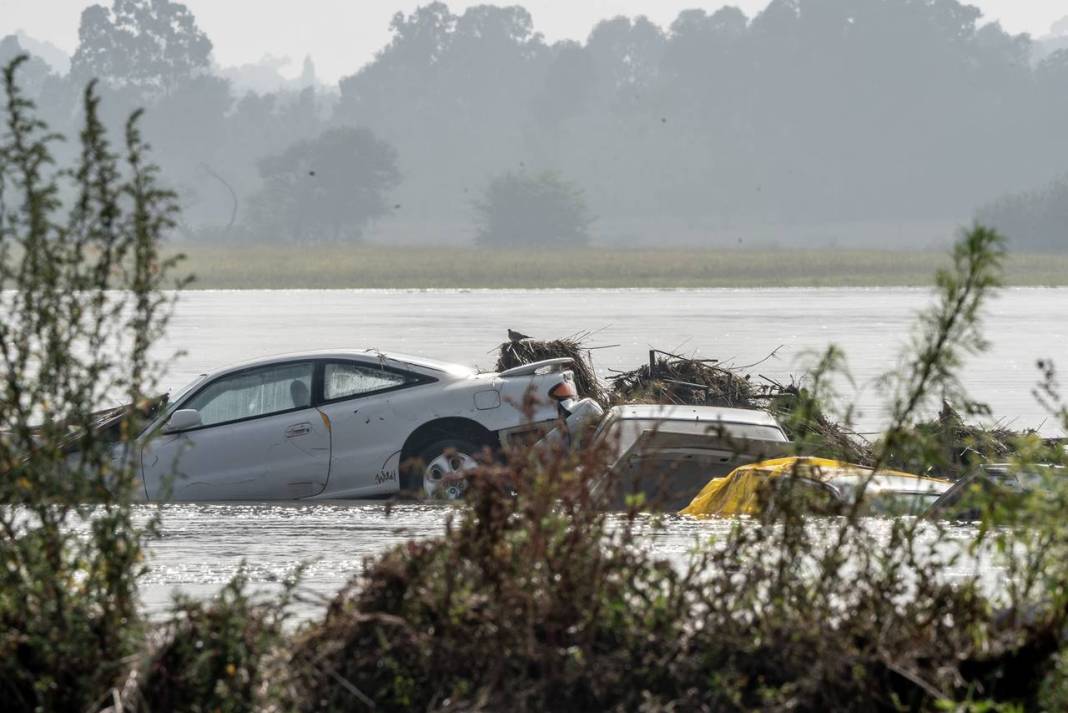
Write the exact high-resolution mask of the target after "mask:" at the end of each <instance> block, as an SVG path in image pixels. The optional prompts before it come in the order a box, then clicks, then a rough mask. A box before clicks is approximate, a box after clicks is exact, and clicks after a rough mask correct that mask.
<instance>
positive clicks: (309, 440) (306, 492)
mask: <svg viewBox="0 0 1068 713" xmlns="http://www.w3.org/2000/svg"><path fill="white" fill-rule="evenodd" d="M315 370H316V364H315V362H312V361H301V362H286V363H280V364H271V365H268V366H261V367H255V368H251V369H246V370H243V371H240V372H235V373H231V374H225V375H223V376H220V377H218V378H217V379H214V380H212V381H210V382H207V383H205V384H204V385H202V386H201V387H200V388H199V389H197V390H196V391H195V392H194V393H193V394H191V395H190V396H189V397H187V398H186V399H184V400H183V402H182V403H180V404H178V405H177V407H176V410H178V409H193V410H196V411H197V412H198V413H199V414H200V420H201V424H200V425H199V426H197V427H195V428H192V429H189V430H186V431H183V432H180V433H171V434H161V435H159V436H158V437H156V438H155V439H153V440H150V441H149V442H148V443H147V444H146V445H145V447H144V448H143V450H142V454H141V456H142V457H141V462H142V468H143V472H144V479H145V491H146V494H147V496H148V498H149V499H150V500H164V499H165V500H174V501H205V500H208V501H210V500H290V499H295V498H303V497H310V496H312V495H316V494H317V493H319V492H322V490H323V489H324V488H325V487H326V482H327V479H328V478H329V475H330V430H329V428H328V427H327V424H326V422H325V421H324V419H323V417H322V415H321V414H320V412H319V411H318V410H317V409H315V408H314V407H313V406H312V398H311V397H312V394H313V392H314V387H315V382H316V379H315Z"/></svg>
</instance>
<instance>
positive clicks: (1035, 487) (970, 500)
mask: <svg viewBox="0 0 1068 713" xmlns="http://www.w3.org/2000/svg"><path fill="white" fill-rule="evenodd" d="M1064 476H1065V469H1064V468H1063V467H1062V466H1056V465H1043V464H1030V465H1026V466H1023V467H1020V466H1015V465H1013V464H1010V463H988V464H984V465H982V466H980V467H979V468H978V469H977V470H976V471H975V472H974V473H971V474H969V475H966V476H965V477H963V478H961V479H960V480H958V481H957V482H956V483H954V484H953V487H951V488H949V489H948V490H946V492H944V493H943V494H942V495H941V497H939V498H938V500H936V501H935V502H934V503H933V504H932V505H931V507H930V509H929V510H928V511H927V513H926V515H927V517H929V518H932V519H936V520H957V521H975V520H981V519H982V518H983V511H984V510H985V509H986V508H987V506H989V505H990V504H993V503H1000V504H1005V503H1008V502H1011V501H1012V500H1014V499H1017V500H1018V499H1020V498H1023V497H1026V496H1028V495H1031V494H1035V493H1038V494H1041V493H1043V492H1047V491H1048V490H1049V489H1050V488H1051V487H1053V486H1054V483H1055V482H1056V480H1059V479H1062V478H1064Z"/></svg>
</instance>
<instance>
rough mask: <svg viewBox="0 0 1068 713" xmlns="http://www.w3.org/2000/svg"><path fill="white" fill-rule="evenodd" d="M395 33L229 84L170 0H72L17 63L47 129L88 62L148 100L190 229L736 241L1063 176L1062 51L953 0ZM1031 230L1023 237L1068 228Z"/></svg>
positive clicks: (1066, 87)
mask: <svg viewBox="0 0 1068 713" xmlns="http://www.w3.org/2000/svg"><path fill="white" fill-rule="evenodd" d="M391 30H392V39H391V40H390V42H389V43H388V44H387V45H386V46H385V47H383V48H382V49H381V50H380V51H379V52H378V53H377V55H376V56H375V57H374V59H373V60H372V61H371V62H369V63H368V64H366V65H365V66H363V67H360V68H358V69H356V71H355V72H354V73H353V74H352V75H350V76H347V77H344V78H343V79H342V80H341V81H340V82H339V84H338V87H337V90H336V91H331V90H329V89H323V88H320V87H314V86H312V87H307V88H305V89H303V90H280V91H277V92H269V93H252V92H249V93H244V94H242V93H240V92H239V91H238V90H237V89H235V87H234V85H233V84H232V83H231V82H229V81H228V80H226V79H224V78H223V77H221V76H220V75H219V74H218V73H216V72H215V71H214V70H213V65H212V61H211V52H212V47H213V46H212V42H211V40H210V38H208V37H207V36H206V34H205V33H204V32H203V30H202V29H200V28H199V26H198V25H197V23H196V18H195V17H194V16H193V14H192V13H191V12H190V11H189V10H188V9H187V8H186V7H185V6H183V5H182V4H180V3H177V2H172V1H170V0H114V2H113V4H112V6H111V7H105V6H101V5H94V6H91V7H89V8H87V9H86V10H85V11H84V13H83V15H82V18H81V24H80V28H79V45H78V49H77V51H76V52H75V54H74V56H73V57H72V62H71V69H70V73H69V75H67V76H60V75H58V74H56V73H53V72H51V71H50V70H49V68H48V66H47V65H45V64H44V62H42V61H40V60H33V61H31V62H29V63H28V64H27V65H26V67H25V68H24V73H23V75H24V77H25V80H24V81H25V83H26V87H27V91H28V92H29V93H30V95H31V96H33V98H34V99H35V100H36V101H37V103H38V105H39V106H40V107H41V108H42V111H43V112H44V114H45V116H46V117H47V118H48V119H49V121H50V123H51V124H52V125H54V126H57V127H60V128H62V129H69V128H70V127H73V126H76V125H77V122H78V120H79V104H78V96H79V94H78V90H77V87H79V86H82V85H84V82H85V81H87V80H88V79H90V78H99V80H100V91H101V93H102V94H103V95H104V96H105V98H106V99H107V101H106V102H105V104H104V105H105V106H106V107H108V108H109V109H108V111H110V112H113V113H112V115H111V116H109V117H105V121H106V123H107V124H108V125H109V126H118V125H119V117H121V116H125V115H126V113H128V112H129V111H130V110H131V109H132V108H134V107H137V106H147V107H148V108H149V109H150V111H149V112H148V114H147V118H146V122H145V127H144V131H145V134H146V136H147V137H148V139H149V140H150V141H151V142H152V144H153V146H154V148H155V150H156V154H157V155H158V156H159V158H160V161H161V163H162V164H163V167H164V170H165V171H167V173H168V175H169V177H170V179H171V181H172V182H173V183H175V184H177V186H178V189H179V194H180V197H181V200H182V203H183V207H184V215H185V219H184V224H183V231H184V232H185V234H187V235H188V236H190V237H201V238H209V239H213V240H216V239H230V240H239V239H247V240H254V241H261V240H280V241H290V240H292V241H304V242H330V241H351V240H356V239H360V238H361V237H364V236H365V235H366V234H367V231H368V228H369V227H370V226H372V225H373V226H375V228H374V232H375V234H376V235H377V236H379V237H382V236H394V235H401V234H405V235H408V236H415V237H414V238H410V239H415V240H423V241H426V242H430V241H437V240H451V241H463V240H479V241H481V242H484V243H495V242H500V243H509V244H513V243H524V244H525V243H536V242H556V243H559V244H572V243H576V242H578V243H581V242H585V241H587V240H588V239H589V238H590V236H591V235H593V236H596V237H597V238H598V240H599V241H601V242H604V243H607V244H613V243H614V244H620V243H624V242H626V241H628V240H631V241H644V242H659V243H662V242H665V241H671V240H672V237H673V235H676V234H685V235H688V236H691V237H692V239H693V240H697V241H701V240H703V239H704V238H703V236H708V240H709V241H711V240H713V237H716V239H721V238H722V237H723V236H724V235H730V236H732V238H733V236H737V238H738V240H739V241H740V240H742V238H743V237H744V236H746V235H747V234H748V233H749V232H750V231H751V229H752V228H753V227H754V226H776V229H777V230H780V231H781V232H783V233H784V234H788V233H790V232H791V231H793V230H794V229H796V228H798V227H799V226H811V225H835V224H837V225H846V224H855V225H865V224H886V225H894V224H903V223H923V222H938V221H945V222H946V223H959V222H962V221H967V220H969V219H971V218H972V217H973V216H975V215H976V214H977V211H980V209H981V212H982V214H983V216H984V217H985V218H986V219H987V220H988V221H989V222H992V223H993V224H995V225H1004V227H1006V228H1008V227H1009V225H1020V224H1022V221H1021V220H1020V219H1019V218H1014V217H1013V215H1015V214H1014V213H1013V211H1017V212H1019V206H1020V205H1021V202H1020V200H1019V199H1012V198H1002V196H1007V195H1008V196H1011V195H1015V194H1019V193H1021V192H1029V195H1031V196H1032V198H1033V199H1034V200H1036V201H1040V202H1041V201H1045V202H1044V203H1042V205H1046V203H1048V202H1049V201H1055V200H1056V198H1055V197H1056V196H1057V195H1059V193H1058V192H1057V191H1056V190H1055V187H1056V186H1057V185H1059V184H1058V183H1057V181H1059V180H1060V179H1061V177H1063V176H1064V175H1065V174H1068V130H1066V129H1065V127H1068V50H1055V51H1052V52H1050V51H1046V50H1048V48H1039V47H1038V45H1037V43H1036V42H1035V41H1033V40H1032V39H1031V38H1030V37H1028V36H1026V35H1012V34H1009V33H1007V32H1005V31H1004V30H1003V29H1002V28H1001V27H1000V26H998V25H997V24H991V23H984V22H983V21H982V19H981V15H980V12H979V10H978V9H976V8H974V7H971V6H968V5H966V4H962V3H960V2H958V1H957V0H772V2H770V4H769V5H768V6H767V8H766V9H764V10H763V11H761V12H759V13H757V14H756V15H754V16H752V17H749V16H746V15H745V14H744V13H743V12H742V11H741V10H738V9H737V8H732V7H727V8H724V9H721V10H718V11H715V12H707V11H705V10H700V9H695V10H687V11H684V12H682V13H681V14H680V15H679V16H678V18H677V19H676V20H675V21H674V22H673V23H671V25H670V26H668V27H660V26H658V25H656V24H654V23H653V22H651V21H649V20H648V19H645V18H642V17H638V18H625V17H617V18H611V19H606V20H605V21H603V22H601V23H600V24H598V25H597V26H596V27H595V28H593V30H592V32H591V33H590V35H589V37H588V38H587V39H586V40H585V41H583V42H576V41H560V42H555V43H550V42H548V41H546V40H545V38H544V37H543V36H542V35H541V34H540V33H538V32H537V30H536V26H535V23H534V18H533V17H532V16H531V15H530V13H529V12H527V11H526V10H525V9H523V8H522V7H520V6H511V7H497V6H489V5H482V6H477V7H471V8H469V9H467V10H465V11H464V12H462V13H455V12H453V11H452V10H451V9H450V8H449V7H448V6H447V5H446V4H444V3H440V2H434V3H429V4H426V5H423V6H421V7H419V8H417V9H416V10H414V11H413V12H411V13H408V14H404V13H398V14H397V15H396V16H395V17H394V19H393V21H392V26H391ZM1040 49H1043V51H1039V50H1040ZM19 50H20V48H19V47H18V40H17V39H15V38H14V37H7V38H5V39H3V40H2V41H0V60H5V59H7V58H8V57H10V56H13V55H14V54H16V53H17V52H18V51H19ZM1047 184H1049V185H1052V186H1054V188H1049V189H1046V188H1043V186H1046V185H1047ZM1049 196H1053V197H1052V198H1050V197H1049ZM539 201H540V202H539ZM1039 212H1041V213H1042V214H1043V215H1050V216H1055V215H1056V214H1057V211H1056V210H1053V209H1045V208H1043V209H1041V210H1040V211H1039ZM1014 221H1015V222H1014ZM1028 225H1029V227H1028V228H1027V229H1026V230H1023V229H1021V230H1019V231H1017V232H1016V233H1014V236H1015V238H1016V241H1017V243H1019V244H1020V245H1021V246H1022V247H1031V248H1042V249H1064V248H1065V247H1066V246H1068V235H1065V231H1064V229H1063V224H1061V223H1058V222H1057V221H1056V220H1055V219H1052V218H1051V219H1049V220H1044V221H1036V220H1031V221H1030V223H1028ZM693 236H696V237H693Z"/></svg>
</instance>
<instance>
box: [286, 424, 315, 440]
mask: <svg viewBox="0 0 1068 713" xmlns="http://www.w3.org/2000/svg"><path fill="white" fill-rule="evenodd" d="M309 433H311V424H310V423H295V424H293V425H292V426H290V427H289V428H287V429H286V438H296V437H297V436H306V435H308V434H309Z"/></svg>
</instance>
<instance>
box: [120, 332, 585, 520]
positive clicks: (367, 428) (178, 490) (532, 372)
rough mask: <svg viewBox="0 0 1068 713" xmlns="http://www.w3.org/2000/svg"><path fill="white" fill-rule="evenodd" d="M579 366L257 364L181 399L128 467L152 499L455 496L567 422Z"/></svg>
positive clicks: (401, 359) (378, 358)
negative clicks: (485, 369) (477, 473)
mask: <svg viewBox="0 0 1068 713" xmlns="http://www.w3.org/2000/svg"><path fill="white" fill-rule="evenodd" d="M570 363H571V361H570V360H569V359H552V360H548V361H544V362H538V363H535V364H528V365H525V366H521V367H517V368H515V369H510V370H508V371H504V372H500V373H486V374H478V373H475V372H474V371H473V370H471V369H468V368H466V367H463V366H458V365H455V364H447V363H444V362H439V361H435V360H432V359H423V358H419V357H410V356H404V355H400V354H390V353H383V352H378V351H374V350H364V351H319V352H307V353H300V354H289V355H285V356H278V357H272V358H267V359H260V360H257V361H252V362H246V363H243V364H239V365H237V366H232V367H229V368H225V369H221V370H219V371H215V372H213V373H211V374H206V375H203V376H201V377H200V378H199V379H197V380H196V381H194V382H193V383H192V384H190V385H189V386H187V387H186V388H184V389H182V390H181V391H180V392H178V393H177V394H176V395H175V396H174V397H173V398H171V399H169V401H168V403H167V404H166V405H165V406H164V407H163V408H162V409H161V410H160V413H159V414H158V416H156V418H155V419H154V420H153V421H152V423H151V424H150V425H149V426H148V427H147V428H146V429H145V430H144V432H143V433H142V434H141V436H140V437H139V438H138V439H137V442H136V444H135V450H136V453H134V454H133V456H134V457H135V458H136V459H137V461H138V465H139V467H140V471H141V474H142V478H143V481H144V494H145V497H146V498H147V499H148V500H152V501H160V500H166V501H220V500H299V499H356V498H376V497H388V496H391V495H395V494H397V493H399V492H407V493H412V494H425V495H428V496H431V497H460V496H462V494H463V488H464V486H465V479H464V473H465V472H466V471H468V470H469V469H471V468H472V467H474V466H475V465H476V464H477V459H478V457H479V455H480V453H481V452H482V451H483V449H484V448H487V447H488V448H491V449H493V448H496V447H499V446H501V445H502V444H506V443H507V442H508V440H509V439H510V438H514V437H517V436H519V435H521V434H528V433H531V432H539V431H544V430H546V429H547V428H548V427H549V426H551V424H552V423H553V422H554V421H555V420H556V419H557V418H558V416H559V415H560V412H559V404H560V403H561V402H563V401H566V400H569V399H571V398H573V397H574V396H575V391H574V386H573V384H572V374H571V372H570V371H567V370H566V366H567V365H568V364H570Z"/></svg>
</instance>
